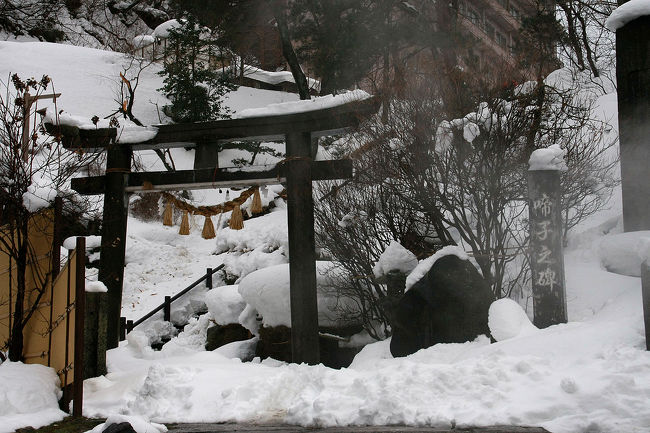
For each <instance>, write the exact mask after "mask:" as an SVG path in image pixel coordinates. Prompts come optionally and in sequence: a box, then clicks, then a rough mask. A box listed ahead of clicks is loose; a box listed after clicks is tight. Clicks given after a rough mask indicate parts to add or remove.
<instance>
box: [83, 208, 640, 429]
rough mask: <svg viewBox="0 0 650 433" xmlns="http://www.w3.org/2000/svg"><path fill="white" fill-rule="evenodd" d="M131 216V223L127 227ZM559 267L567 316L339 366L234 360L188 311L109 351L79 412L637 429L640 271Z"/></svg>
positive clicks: (366, 353) (581, 258)
mask: <svg viewBox="0 0 650 433" xmlns="http://www.w3.org/2000/svg"><path fill="white" fill-rule="evenodd" d="M264 218H265V217H264ZM262 219H263V218H262ZM132 227H134V228H133V232H132V235H131V236H139V235H138V234H137V233H136V232H137V231H138V230H139V228H138V226H136V225H132ZM245 230H246V229H244V231H245ZM156 249H157V248H153V245H152V248H151V249H150V250H149V254H151V255H152V256H153V255H155V254H157V253H156V252H155V251H156ZM150 260H151V261H152V262H153V261H155V259H154V258H153V257H152V258H150ZM188 262H191V259H190V260H188ZM566 267H567V286H568V289H567V290H568V293H567V295H568V300H569V313H570V317H569V319H570V323H568V324H566V325H558V326H554V327H551V328H548V329H544V330H539V331H536V332H532V333H528V334H527V335H525V336H521V337H518V338H512V339H508V340H505V341H501V342H498V343H495V344H489V341H488V340H487V339H485V338H479V339H477V340H476V341H474V342H471V343H466V344H447V345H437V346H435V347H432V348H429V349H425V350H421V351H419V352H417V353H415V354H413V355H411V356H409V357H406V358H401V359H392V357H391V356H390V352H389V350H388V342H380V343H375V344H373V345H370V346H367V347H366V348H365V349H364V350H363V351H362V352H361V353H360V354H359V355H358V356H357V358H356V359H355V361H354V362H353V364H352V366H351V367H350V368H348V369H342V370H338V371H337V370H332V369H329V368H326V367H323V366H315V367H312V366H306V365H289V364H284V363H280V362H277V361H272V360H266V361H262V362H260V361H259V360H256V361H254V362H252V363H242V362H241V361H240V360H239V359H237V358H234V359H233V358H232V356H233V352H236V351H235V350H233V348H232V347H230V348H225V349H223V350H222V349H218V350H217V351H215V352H205V351H204V350H203V348H202V344H203V340H202V338H200V334H202V333H203V332H204V329H205V327H206V326H207V323H203V324H202V323H200V322H201V320H199V321H194V322H193V323H192V324H190V325H189V326H188V327H187V328H186V332H185V333H182V334H181V335H180V336H179V337H178V338H176V339H174V340H172V342H173V344H171V345H170V347H169V348H166V350H163V351H162V352H152V351H151V350H149V349H146V348H144V347H142V346H141V345H140V344H139V343H138V342H137V341H131V342H130V344H125V345H123V346H122V347H120V348H118V349H115V350H113V351H110V352H109V357H108V360H109V369H110V373H109V374H108V375H107V376H106V377H101V378H97V379H91V380H88V381H86V383H85V396H86V400H85V414H86V415H88V416H106V415H109V414H111V413H122V414H129V415H134V414H138V415H142V416H144V417H145V418H148V419H151V420H153V421H155V422H203V421H212V422H222V421H237V422H286V423H297V424H302V425H325V426H332V425H348V424H360V425H361V424H414V425H440V426H450V425H452V424H453V423H455V424H457V425H489V424H519V425H538V426H543V427H545V428H547V429H549V430H550V431H552V432H645V431H650V430H649V428H648V427H647V426H650V405H648V404H647V401H648V399H649V398H650V353H648V352H645V351H644V347H645V346H644V339H643V321H642V310H641V295H640V280H639V278H635V277H626V276H621V275H617V274H612V273H609V272H606V271H604V270H603V269H602V268H601V266H600V264H599V262H598V257H597V255H596V254H595V252H592V250H590V249H585V248H582V249H580V250H573V251H570V252H569V253H568V254H567V257H566ZM127 271H128V268H127ZM127 273H128V272H127ZM204 320H205V319H204ZM197 336H198V337H199V338H197Z"/></svg>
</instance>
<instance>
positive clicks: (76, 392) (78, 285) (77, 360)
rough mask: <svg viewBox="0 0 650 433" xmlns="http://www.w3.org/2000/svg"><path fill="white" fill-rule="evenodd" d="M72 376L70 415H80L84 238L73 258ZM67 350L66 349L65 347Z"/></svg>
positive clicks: (83, 321)
mask: <svg viewBox="0 0 650 433" xmlns="http://www.w3.org/2000/svg"><path fill="white" fill-rule="evenodd" d="M75 271H76V272H75V316H74V321H75V322H74V360H73V366H74V372H73V374H74V376H73V378H74V379H73V380H74V382H73V400H74V404H73V406H72V416H81V412H82V407H83V398H84V370H85V366H84V350H85V349H84V327H85V315H86V238H84V237H78V238H77V255H76V260H75ZM66 350H67V349H66Z"/></svg>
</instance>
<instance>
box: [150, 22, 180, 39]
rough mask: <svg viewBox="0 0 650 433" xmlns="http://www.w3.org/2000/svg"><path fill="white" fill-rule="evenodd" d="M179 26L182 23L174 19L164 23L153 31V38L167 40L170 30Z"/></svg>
mask: <svg viewBox="0 0 650 433" xmlns="http://www.w3.org/2000/svg"><path fill="white" fill-rule="evenodd" d="M181 25H182V23H181V22H180V21H179V20H176V19H173V20H168V21H165V22H164V23H162V24H160V25H159V26H158V27H156V28H155V29H154V30H153V36H154V37H156V38H163V39H164V38H167V37H169V31H170V30H171V29H175V28H177V27H180V26H181Z"/></svg>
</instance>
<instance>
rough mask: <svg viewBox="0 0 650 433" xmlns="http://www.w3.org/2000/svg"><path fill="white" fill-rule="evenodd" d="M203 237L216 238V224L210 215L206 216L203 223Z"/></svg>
mask: <svg viewBox="0 0 650 433" xmlns="http://www.w3.org/2000/svg"><path fill="white" fill-rule="evenodd" d="M201 236H202V237H203V239H214V238H215V237H216V234H215V233H214V225H213V224H212V218H211V217H210V216H209V215H206V216H205V223H204V224H203V231H202V232H201Z"/></svg>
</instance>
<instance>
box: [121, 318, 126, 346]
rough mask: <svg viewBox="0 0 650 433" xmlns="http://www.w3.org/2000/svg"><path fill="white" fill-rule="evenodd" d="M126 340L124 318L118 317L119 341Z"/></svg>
mask: <svg viewBox="0 0 650 433" xmlns="http://www.w3.org/2000/svg"><path fill="white" fill-rule="evenodd" d="M124 340H126V317H120V341H124Z"/></svg>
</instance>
